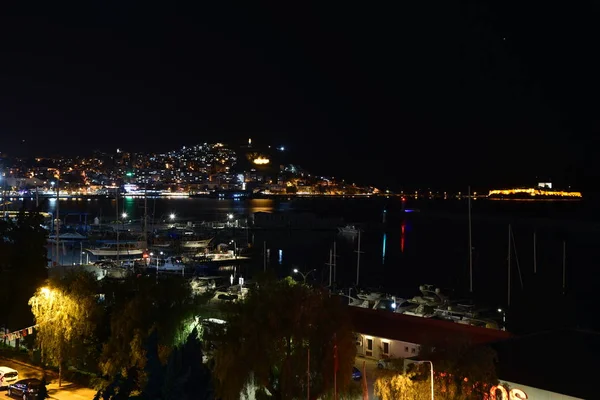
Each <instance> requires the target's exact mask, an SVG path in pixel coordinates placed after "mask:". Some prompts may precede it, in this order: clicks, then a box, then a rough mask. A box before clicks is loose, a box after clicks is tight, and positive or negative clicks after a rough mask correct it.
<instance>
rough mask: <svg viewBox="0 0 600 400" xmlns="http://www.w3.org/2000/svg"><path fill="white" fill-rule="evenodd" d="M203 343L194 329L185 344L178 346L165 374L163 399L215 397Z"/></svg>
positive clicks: (201, 399) (206, 398)
mask: <svg viewBox="0 0 600 400" xmlns="http://www.w3.org/2000/svg"><path fill="white" fill-rule="evenodd" d="M203 356H204V354H203V352H202V343H201V342H200V339H199V338H198V331H197V330H196V329H194V330H193V331H192V332H191V333H190V334H189V335H188V338H187V340H186V341H185V343H184V344H183V345H180V346H178V347H176V348H175V349H174V350H173V352H172V353H171V355H170V356H169V361H168V362H167V366H166V371H165V373H164V374H163V376H164V382H163V385H162V393H163V399H165V400H171V399H173V400H187V399H190V400H191V399H197V400H209V399H212V398H214V393H213V388H212V376H211V373H210V370H209V369H208V367H207V366H206V365H205V364H203V363H202V361H203Z"/></svg>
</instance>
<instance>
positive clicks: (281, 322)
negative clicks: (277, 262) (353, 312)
mask: <svg viewBox="0 0 600 400" xmlns="http://www.w3.org/2000/svg"><path fill="white" fill-rule="evenodd" d="M224 311H225V312H226V315H227V317H226V320H227V325H226V328H225V329H224V330H223V331H222V332H221V333H220V334H217V335H216V337H214V338H212V339H213V340H214V341H215V343H216V346H217V348H216V351H215V359H214V361H215V366H214V370H213V373H214V378H215V385H216V393H217V396H218V397H219V398H221V399H223V400H229V399H236V400H237V399H239V398H240V393H242V392H243V391H244V390H248V389H249V388H250V387H254V388H256V390H257V392H258V395H261V394H262V395H264V394H266V393H267V392H268V393H269V394H270V395H271V398H273V399H291V398H300V397H306V377H307V375H306V374H307V361H308V357H307V356H308V350H309V349H310V373H311V375H310V376H311V379H310V381H311V382H310V385H311V386H310V393H311V397H313V398H319V397H321V396H323V395H325V394H327V393H328V392H330V391H331V390H332V388H333V379H334V377H333V371H334V365H335V361H334V347H335V346H336V345H337V365H338V372H337V383H338V391H339V392H343V391H344V390H346V389H347V388H348V387H349V385H350V383H351V371H352V365H353V364H354V358H355V354H356V346H355V344H354V336H353V333H352V329H351V325H350V320H349V317H348V314H347V309H346V307H345V306H344V305H342V304H341V302H339V300H338V299H337V298H336V297H330V295H329V293H328V292H326V291H325V290H321V289H314V288H310V287H308V286H305V285H301V284H295V283H294V282H293V280H289V279H286V280H282V281H274V280H267V281H266V282H264V283H261V284H260V285H259V286H258V287H257V289H256V290H254V291H251V292H250V293H249V295H248V297H247V298H246V299H245V300H244V301H243V302H239V303H233V304H230V305H228V306H226V307H225V310H224ZM205 339H206V336H205Z"/></svg>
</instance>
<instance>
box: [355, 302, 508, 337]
mask: <svg viewBox="0 0 600 400" xmlns="http://www.w3.org/2000/svg"><path fill="white" fill-rule="evenodd" d="M348 308H349V309H350V310H349V311H350V315H351V318H352V322H353V324H354V329H355V331H356V332H357V333H361V334H363V335H370V336H376V337H379V338H385V339H390V340H399V341H403V342H408V343H414V344H425V343H436V342H438V343H439V342H442V341H446V340H448V339H452V338H458V339H462V340H468V341H469V342H470V343H471V344H483V343H491V342H497V341H500V340H504V339H508V338H511V337H513V335H512V334H511V333H510V332H506V331H502V330H498V329H489V328H481V327H477V326H470V325H463V324H458V323H455V322H451V321H443V320H437V319H431V318H421V317H414V316H411V315H404V314H398V313H392V312H386V311H381V310H372V309H369V308H361V307H352V306H349V307H348Z"/></svg>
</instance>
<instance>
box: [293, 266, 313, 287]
mask: <svg viewBox="0 0 600 400" xmlns="http://www.w3.org/2000/svg"><path fill="white" fill-rule="evenodd" d="M315 271H316V269H311V270H310V271H308V272H307V273H306V274H303V273H302V272H301V271H300V270H298V268H294V273H295V274H300V275H302V279H303V280H304V284H305V285H306V278H308V276H309V275H310V274H311V273H313V272H315Z"/></svg>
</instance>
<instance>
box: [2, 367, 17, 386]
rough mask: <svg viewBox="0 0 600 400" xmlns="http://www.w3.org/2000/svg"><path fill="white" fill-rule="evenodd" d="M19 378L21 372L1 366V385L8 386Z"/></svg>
mask: <svg viewBox="0 0 600 400" xmlns="http://www.w3.org/2000/svg"><path fill="white" fill-rule="evenodd" d="M18 379H19V372H17V370H15V369H12V368H8V367H0V387H6V386H8V385H10V384H11V383H14V382H16V381H17V380H18Z"/></svg>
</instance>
